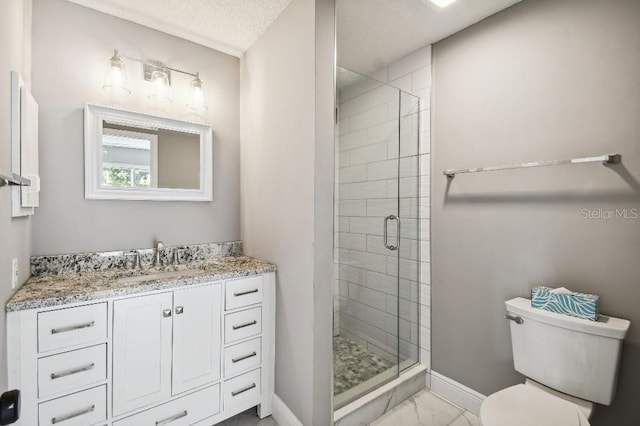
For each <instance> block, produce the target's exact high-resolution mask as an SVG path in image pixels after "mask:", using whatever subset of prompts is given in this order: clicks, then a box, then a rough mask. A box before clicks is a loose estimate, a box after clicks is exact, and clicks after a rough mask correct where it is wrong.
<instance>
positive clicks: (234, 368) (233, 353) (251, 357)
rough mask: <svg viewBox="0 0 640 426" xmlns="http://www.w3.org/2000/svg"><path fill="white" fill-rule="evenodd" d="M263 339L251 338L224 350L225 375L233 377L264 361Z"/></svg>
mask: <svg viewBox="0 0 640 426" xmlns="http://www.w3.org/2000/svg"><path fill="white" fill-rule="evenodd" d="M261 346H262V345H261V339H260V338H259V337H258V338H257V339H253V340H249V341H248V342H243V343H239V344H237V345H233V346H229V347H228V348H226V349H225V350H224V376H225V377H231V376H233V375H235V374H237V373H240V372H242V371H245V370H249V369H251V368H255V367H258V366H260V363H261V362H262V350H261Z"/></svg>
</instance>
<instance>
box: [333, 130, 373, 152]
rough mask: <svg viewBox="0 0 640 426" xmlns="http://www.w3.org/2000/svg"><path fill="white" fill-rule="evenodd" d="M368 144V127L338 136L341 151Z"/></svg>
mask: <svg viewBox="0 0 640 426" xmlns="http://www.w3.org/2000/svg"><path fill="white" fill-rule="evenodd" d="M366 145H367V130H366V129H361V130H358V131H355V132H350V133H347V134H346V135H342V136H340V137H339V138H338V150H339V151H348V150H350V149H354V148H359V147H362V146H366Z"/></svg>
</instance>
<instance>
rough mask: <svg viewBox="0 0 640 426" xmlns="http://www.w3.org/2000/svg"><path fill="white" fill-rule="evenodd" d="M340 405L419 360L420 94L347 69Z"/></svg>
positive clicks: (340, 113) (343, 81) (338, 212)
mask: <svg viewBox="0 0 640 426" xmlns="http://www.w3.org/2000/svg"><path fill="white" fill-rule="evenodd" d="M336 89H337V96H336V100H337V105H336V107H337V114H336V131H335V172H336V175H335V182H336V184H335V196H334V202H335V220H334V232H335V235H334V344H333V352H334V408H336V409H338V408H341V407H343V406H345V405H346V404H348V403H350V402H352V401H354V400H356V399H358V398H360V397H361V396H363V395H365V394H366V393H368V392H370V391H371V390H373V389H375V388H377V387H379V386H381V385H382V384H384V383H387V382H389V381H390V380H393V379H395V378H397V377H398V376H399V374H400V373H401V372H402V371H403V370H405V369H407V368H409V367H411V366H412V365H414V364H416V363H417V362H418V358H419V336H420V332H419V330H420V327H419V306H420V305H419V297H420V295H419V291H420V284H419V283H420V279H419V278H420V277H419V274H420V267H419V266H420V229H419V227H420V221H419V218H420V216H419V212H420V191H419V189H420V188H419V185H420V171H419V165H420V161H419V155H418V154H419V132H420V129H419V111H420V99H419V98H418V97H416V96H413V95H411V94H409V93H406V92H403V91H402V90H399V89H397V88H395V87H392V86H391V85H388V84H385V83H382V82H379V81H376V80H373V79H370V78H368V77H365V76H362V75H359V74H356V73H354V72H351V71H349V70H346V69H343V68H338V69H337V72H336Z"/></svg>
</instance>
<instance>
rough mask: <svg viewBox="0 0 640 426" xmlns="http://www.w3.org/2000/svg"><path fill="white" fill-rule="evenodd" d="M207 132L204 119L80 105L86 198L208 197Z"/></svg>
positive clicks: (210, 180) (209, 167) (173, 199)
mask: <svg viewBox="0 0 640 426" xmlns="http://www.w3.org/2000/svg"><path fill="white" fill-rule="evenodd" d="M211 152H212V136H211V128H210V127H209V126H207V125H204V124H198V123H191V122H186V121H180V120H174V119H170V118H164V117H157V116H152V115H147V114H142V113H138V112H133V111H126V110H121V109H115V108H110V107H103V106H99V105H92V104H87V105H86V107H85V198H87V199H103V200H104V199H112V200H157V201H176V200H182V201H211V200H212V199H213V198H212V184H213V182H212V158H211Z"/></svg>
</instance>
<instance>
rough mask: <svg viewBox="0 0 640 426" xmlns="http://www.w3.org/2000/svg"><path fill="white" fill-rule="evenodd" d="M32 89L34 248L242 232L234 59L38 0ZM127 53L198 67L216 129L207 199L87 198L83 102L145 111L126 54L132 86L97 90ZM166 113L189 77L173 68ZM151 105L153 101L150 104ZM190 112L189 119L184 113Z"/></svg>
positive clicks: (109, 245) (181, 100)
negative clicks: (126, 92) (36, 160)
mask: <svg viewBox="0 0 640 426" xmlns="http://www.w3.org/2000/svg"><path fill="white" fill-rule="evenodd" d="M33 29H34V31H33V80H34V83H35V84H34V88H33V92H34V96H35V98H36V100H37V101H38V103H39V105H40V171H41V177H42V192H41V196H40V204H41V206H42V207H41V208H40V209H39V210H38V212H37V214H36V216H35V218H34V220H33V234H34V235H33V254H35V255H42V254H54V253H69V252H81V251H90V250H114V249H122V248H131V247H149V246H151V245H152V244H153V240H154V239H156V238H158V239H162V240H163V241H164V242H165V243H167V244H176V243H184V244H187V243H199V242H210V241H225V240H236V239H238V238H239V237H240V188H239V184H240V155H239V151H240V148H239V128H240V125H239V60H238V58H234V57H232V56H229V55H226V54H223V53H220V52H217V51H215V50H212V49H209V48H206V47H203V46H200V45H197V44H195V43H191V42H188V41H185V40H182V39H179V38H177V37H174V36H171V35H168V34H164V33H161V32H159V31H155V30H151V29H149V28H147V27H143V26H141V25H138V24H134V23H131V22H128V21H124V20H121V19H118V18H115V17H112V16H109V15H105V14H103V13H100V12H97V11H94V10H91V9H87V8H84V7H82V6H78V5H76V4H72V3H69V2H66V1H63V0H36V1H35V2H34V10H33ZM113 49H119V50H120V51H121V52H122V53H123V54H126V55H131V56H137V57H143V58H153V59H158V60H162V61H163V62H165V63H167V64H168V65H169V66H172V67H175V68H180V69H185V70H187V71H191V72H195V71H199V72H200V74H201V76H202V79H203V80H204V81H205V84H206V85H207V91H208V95H209V98H208V102H209V110H208V111H207V113H206V115H205V116H204V117H203V118H204V121H205V122H207V123H210V124H211V125H212V127H213V132H214V141H213V146H214V148H213V170H214V173H213V179H214V184H213V197H214V201H213V202H210V203H189V202H148V201H86V200H85V199H84V181H83V161H84V160H83V107H84V103H85V102H94V103H99V104H105V103H115V102H118V103H120V104H121V105H123V106H125V107H127V108H131V109H138V110H142V111H143V112H144V111H147V110H149V109H150V104H149V102H148V100H147V99H146V95H147V91H146V86H145V84H146V83H143V82H141V73H142V71H141V69H140V66H139V65H138V64H136V63H134V62H130V61H127V62H126V66H127V68H128V75H129V85H130V87H131V89H132V91H133V93H132V94H131V95H130V96H128V97H126V98H122V99H118V98H113V97H110V96H109V94H107V93H106V92H105V91H103V90H102V83H103V78H104V73H105V71H106V66H107V60H108V59H109V57H110V56H111V55H112V53H113ZM172 77H173V78H172V80H173V95H174V102H173V104H172V106H171V109H170V110H169V114H170V115H172V116H177V117H178V118H180V117H181V116H183V115H185V114H186V107H185V106H184V105H185V104H186V94H187V87H188V85H189V82H190V79H189V78H188V77H186V76H183V75H179V74H175V73H174V75H173V76H172ZM154 109H155V108H154ZM190 118H193V117H190Z"/></svg>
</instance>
